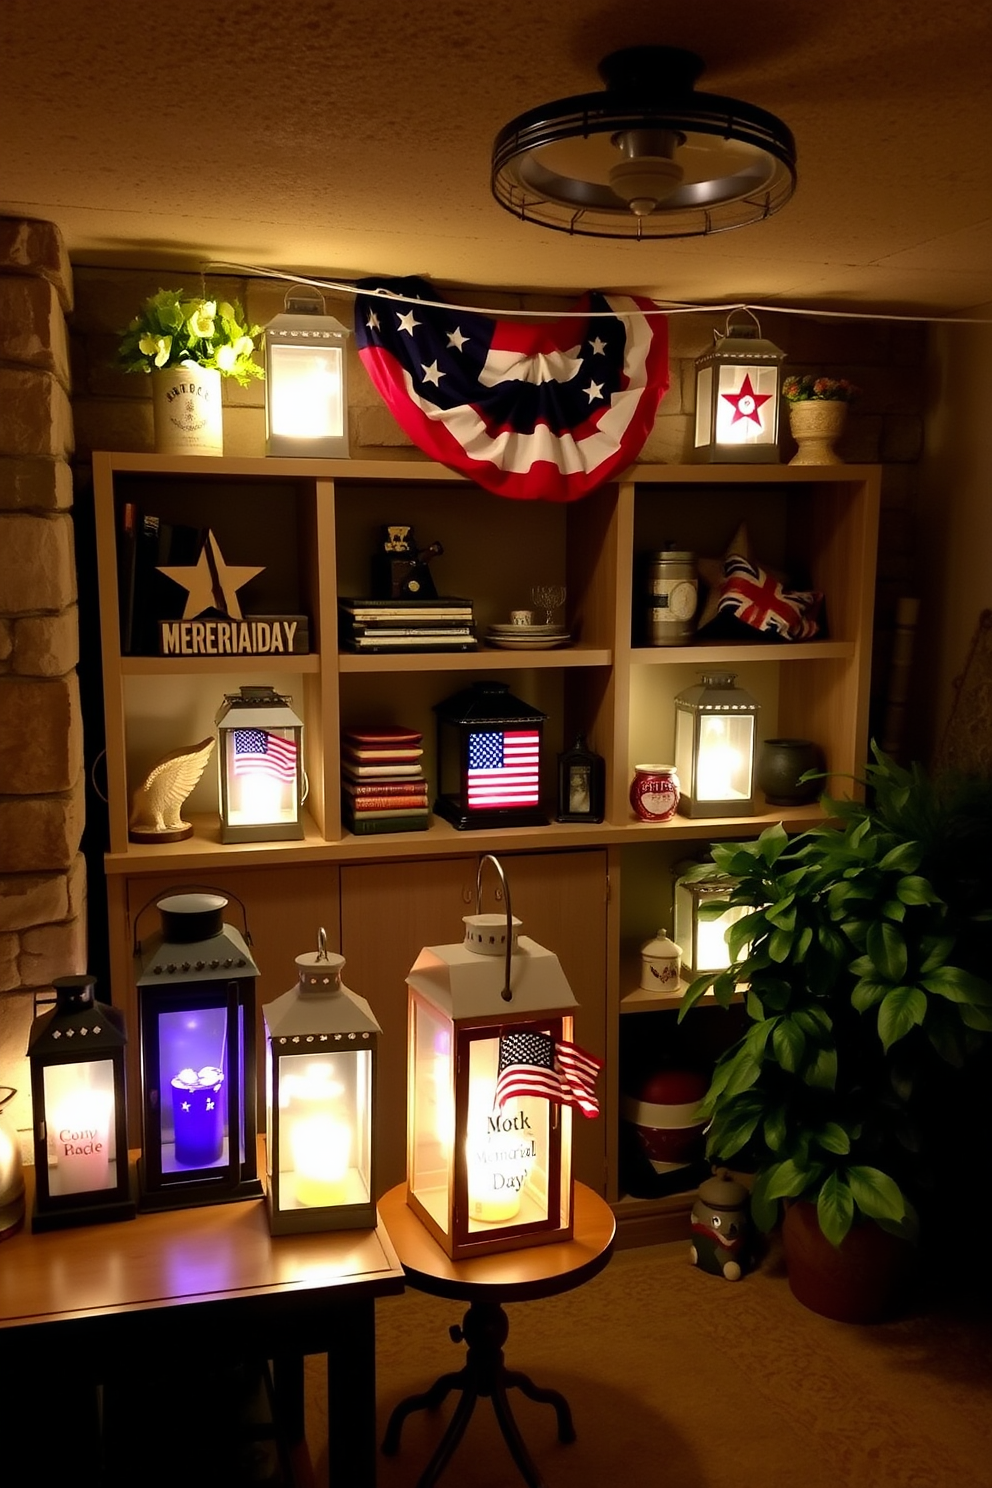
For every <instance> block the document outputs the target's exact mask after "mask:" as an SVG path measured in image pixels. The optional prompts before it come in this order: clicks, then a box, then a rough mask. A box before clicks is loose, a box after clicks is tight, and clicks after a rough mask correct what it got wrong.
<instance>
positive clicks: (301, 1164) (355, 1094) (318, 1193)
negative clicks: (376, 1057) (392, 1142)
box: [278, 1050, 372, 1209]
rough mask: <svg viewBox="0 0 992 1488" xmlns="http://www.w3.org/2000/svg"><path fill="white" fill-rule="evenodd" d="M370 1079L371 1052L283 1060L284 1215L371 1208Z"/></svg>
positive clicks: (281, 1144) (281, 1180) (281, 1193)
mask: <svg viewBox="0 0 992 1488" xmlns="http://www.w3.org/2000/svg"><path fill="white" fill-rule="evenodd" d="M371 1079H372V1055H371V1053H370V1051H369V1050H355V1051H354V1052H348V1053H330V1054H308V1055H302V1056H301V1055H294V1054H283V1055H280V1057H279V1080H278V1084H279V1135H280V1142H279V1165H280V1169H279V1207H280V1209H309V1208H328V1207H330V1206H332V1205H335V1204H364V1203H367V1202H368V1199H369V1196H370V1166H371V1131H370V1128H369V1121H368V1113H369V1111H370V1108H371V1101H370V1086H371Z"/></svg>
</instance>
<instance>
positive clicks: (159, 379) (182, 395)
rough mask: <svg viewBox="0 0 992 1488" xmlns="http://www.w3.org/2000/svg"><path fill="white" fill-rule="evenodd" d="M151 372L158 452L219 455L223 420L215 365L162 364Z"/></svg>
mask: <svg viewBox="0 0 992 1488" xmlns="http://www.w3.org/2000/svg"><path fill="white" fill-rule="evenodd" d="M151 376H152V411H153V413H154V416H155V449H156V451H157V452H158V454H160V455H222V454H223V453H224V423H223V413H222V410H221V394H220V373H219V372H218V371H217V369H216V367H163V368H161V369H160V370H159V371H157V372H153V373H152V375H151Z"/></svg>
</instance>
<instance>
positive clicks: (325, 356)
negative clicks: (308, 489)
mask: <svg viewBox="0 0 992 1488" xmlns="http://www.w3.org/2000/svg"><path fill="white" fill-rule="evenodd" d="M349 334H350V333H349V331H348V330H347V328H346V327H345V326H343V325H342V324H341V322H340V321H337V320H335V319H334V317H333V316H332V315H325V314H324V297H323V295H322V294H320V293H319V291H317V290H316V289H306V288H304V287H296V288H293V289H291V290H290V291H289V293H288V294H287V296H286V309H285V311H284V312H283V313H282V314H281V315H277V316H276V317H275V319H274V320H272V321H270V322H269V324H268V325H267V326H266V328H265V451H266V454H269V455H301V456H303V455H306V456H316V457H318V458H322V459H347V458H348V357H347V345H348V336H349Z"/></svg>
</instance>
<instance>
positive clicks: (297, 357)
mask: <svg viewBox="0 0 992 1488" xmlns="http://www.w3.org/2000/svg"><path fill="white" fill-rule="evenodd" d="M270 356H271V358H272V372H273V374H274V375H273V377H272V379H271V388H270V417H271V427H272V432H273V434H282V435H285V436H287V437H288V438H293V439H323V438H327V437H328V436H329V435H335V434H340V433H341V431H342V428H343V426H344V415H343V409H342V398H341V392H342V389H341V352H340V351H338V350H336V349H334V350H329V351H312V350H311V349H310V348H308V347H299V346H279V345H273V346H272V348H271V350H270Z"/></svg>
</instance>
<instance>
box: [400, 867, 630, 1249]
mask: <svg viewBox="0 0 992 1488" xmlns="http://www.w3.org/2000/svg"><path fill="white" fill-rule="evenodd" d="M486 863H491V864H493V865H494V867H495V869H496V871H497V873H498V875H499V877H500V879H501V881H502V884H503V892H504V903H505V911H500V912H499V913H494V914H483V913H481V911H480V905H481V880H482V869H483V867H484V865H485V864H486ZM476 895H477V897H476V913H475V914H473V915H466V916H464V919H463V923H464V925H465V938H464V940H463V941H461V942H459V943H458V944H456V945H442V946H426V947H425V948H424V949H423V950H422V951H421V952H420V955H419V956H418V957H417V960H416V962H415V963H414V965H413V968H412V969H411V971H410V974H409V976H408V978H407V986H408V992H409V1047H408V1082H407V1100H408V1118H407V1144H408V1150H407V1202H408V1203H409V1205H410V1207H411V1208H412V1209H413V1210H414V1212H415V1213H416V1214H417V1215H418V1216H419V1218H420V1219H421V1221H422V1222H423V1224H424V1225H425V1226H426V1228H427V1229H428V1231H429V1232H430V1233H431V1235H433V1237H434V1239H435V1240H436V1241H437V1243H438V1244H439V1245H440V1246H441V1247H442V1249H443V1250H444V1251H445V1253H446V1254H447V1255H448V1256H450V1257H451V1259H452V1260H462V1259H464V1258H465V1257H467V1256H472V1255H478V1254H486V1253H489V1252H493V1251H504V1250H516V1249H519V1248H521V1247H523V1246H530V1245H541V1244H545V1243H548V1242H550V1241H554V1240H562V1239H567V1238H568V1237H569V1236H570V1235H571V1232H572V1106H573V1105H575V1106H578V1107H579V1109H580V1110H581V1111H582V1113H583V1114H584V1115H586V1116H595V1115H596V1114H597V1113H598V1109H599V1108H598V1104H597V1102H596V1098H595V1093H594V1087H595V1080H596V1076H597V1074H598V1072H599V1068H600V1066H601V1061H600V1060H599V1059H597V1058H595V1057H594V1056H593V1055H590V1054H586V1053H585V1051H583V1050H581V1049H579V1048H578V1047H577V1046H576V1045H575V1044H573V1043H572V1041H571V1039H572V1020H573V1015H574V1011H575V1007H576V1002H575V998H574V996H573V994H572V990H571V988H570V987H569V985H568V982H567V980H566V978H565V974H564V972H563V971H562V968H561V966H560V964H559V961H558V957H557V956H555V955H554V954H553V952H551V951H549V950H546V949H545V948H544V947H543V946H540V945H538V944H537V942H536V941H533V940H530V939H529V938H528V937H527V936H524V935H521V934H520V933H519V931H520V921H519V920H516V919H514V917H513V914H512V911H511V907H510V894H509V887H508V885H507V882H506V877H505V875H504V873H503V870H502V867H501V866H500V865H499V863H498V862H497V860H496V859H495V858H493V857H490V856H489V855H488V854H487V855H486V856H485V857H484V858H483V859H482V860H481V862H480V864H479V876H478V881H477V889H476Z"/></svg>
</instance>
